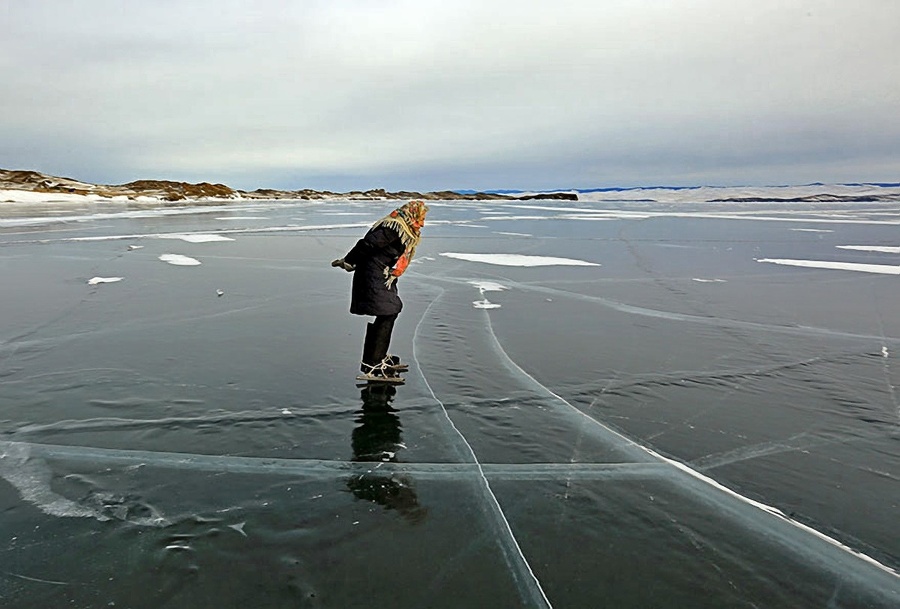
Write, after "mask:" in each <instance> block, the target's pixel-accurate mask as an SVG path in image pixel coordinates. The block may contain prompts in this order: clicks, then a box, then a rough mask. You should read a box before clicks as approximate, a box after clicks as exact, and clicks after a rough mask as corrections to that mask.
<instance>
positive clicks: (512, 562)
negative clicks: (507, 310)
mask: <svg viewBox="0 0 900 609" xmlns="http://www.w3.org/2000/svg"><path fill="white" fill-rule="evenodd" d="M443 293H444V290H443V289H442V290H441V294H439V295H438V296H437V297H436V298H435V299H434V300H432V301H431V304H429V305H428V308H426V309H425V312H424V313H423V314H422V317H421V318H420V319H419V323H417V324H416V329H415V331H414V332H413V346H412V359H413V362H414V363H415V365H416V369H417V370H418V371H419V375H420V376H421V377H422V381H423V382H424V383H425V387H426V388H427V389H428V393H430V394H431V397H432V398H433V399H434V401H435V402H437V404H438V405H439V406H440V407H441V411H443V413H444V417H445V418H446V419H447V422H448V423H450V427H452V428H453V431H454V432H456V435H458V436H459V438H460V440H462V443H463V444H464V445H465V447H466V449H467V451H468V453H469V454H470V455H471V457H472V461H473V462H474V463H475V466H476V467H477V468H478V476H479V478H480V480H481V483H482V486H483V488H484V491H485V495H486V498H487V500H488V507H489V508H490V511H491V513H492V514H493V515H494V516H495V518H496V519H497V520H498V524H499V526H500V529H501V532H502V533H504V534H505V535H504V538H503V539H504V540H505V542H506V543H505V544H503V550H504V553H505V554H506V560H507V564H508V565H509V566H510V567H511V568H512V570H513V577H514V578H515V580H516V584H517V585H518V587H519V591H520V592H521V593H525V594H527V595H528V596H529V597H530V598H528V599H525V600H526V601H528V602H529V603H530V605H531V606H533V607H546V608H548V609H552V607H553V605H551V604H550V599H548V598H547V595H546V594H545V593H544V589H543V587H542V586H541V582H540V581H539V580H538V578H537V576H536V575H535V574H534V571H533V570H532V569H531V565H530V564H529V563H528V559H527V558H525V554H524V553H523V552H522V548H521V546H520V545H519V542H518V541H517V540H516V536H515V534H514V533H513V531H512V527H511V526H510V524H509V520H507V518H506V515H505V514H504V513H503V508H501V507H500V502H499V501H498V500H497V496H496V495H495V494H494V491H493V490H492V489H491V484H490V482H488V479H487V476H486V475H485V473H484V468H483V467H482V466H481V462H480V461H479V460H478V457H477V456H476V454H475V450H474V449H473V448H472V445H471V444H469V441H468V440H467V439H466V437H465V436H464V435H463V433H462V432H461V431H460V430H459V428H458V427H457V426H456V424H455V423H454V422H453V419H451V418H450V413H449V412H447V408H446V407H445V406H444V403H443V402H442V401H441V400H440V398H438V397H437V395H436V394H435V392H434V389H432V387H431V384H430V383H429V382H428V379H427V378H426V377H425V373H424V371H423V370H422V365H421V363H420V362H419V358H418V355H417V352H416V345H417V344H418V342H419V340H418V339H419V329H420V328H421V326H422V323H423V322H424V321H425V319H426V318H427V317H428V314H429V313H430V312H431V308H432V307H433V306H434V304H435V303H436V302H437V301H438V300H440V298H441V296H442V295H443Z"/></svg>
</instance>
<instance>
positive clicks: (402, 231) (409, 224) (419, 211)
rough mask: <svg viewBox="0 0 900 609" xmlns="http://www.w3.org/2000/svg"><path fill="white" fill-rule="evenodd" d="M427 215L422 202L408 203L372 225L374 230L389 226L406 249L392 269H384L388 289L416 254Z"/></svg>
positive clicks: (426, 209)
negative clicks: (377, 227)
mask: <svg viewBox="0 0 900 609" xmlns="http://www.w3.org/2000/svg"><path fill="white" fill-rule="evenodd" d="M427 213H428V207H427V206H426V205H425V203H424V202H422V201H410V202H409V203H407V204H405V205H403V206H402V207H398V208H397V209H395V210H394V211H392V212H391V213H389V214H388V215H386V216H385V217H384V218H382V219H381V220H379V221H378V222H376V223H375V224H373V225H372V228H375V227H376V226H389V227H390V228H392V229H394V230H395V231H397V234H398V235H400V241H402V242H403V245H404V246H405V248H406V249H405V250H404V252H403V254H402V255H401V256H400V258H399V259H398V260H397V262H396V263H395V264H394V268H392V269H385V271H384V273H385V277H386V278H387V281H386V282H385V284H386V285H387V286H388V287H390V286H391V284H392V283H394V281H395V280H396V279H397V277H399V276H400V275H402V274H403V272H404V271H406V267H408V266H409V263H410V261H411V260H412V259H413V256H414V255H415V253H416V247H417V246H418V245H419V241H421V239H422V236H421V234H420V231H421V230H422V227H423V226H425V214H427Z"/></svg>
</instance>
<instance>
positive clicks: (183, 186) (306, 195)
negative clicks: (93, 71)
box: [0, 169, 578, 202]
mask: <svg viewBox="0 0 900 609" xmlns="http://www.w3.org/2000/svg"><path fill="white" fill-rule="evenodd" d="M0 190H24V191H29V192H35V193H48V194H53V193H56V194H67V195H82V196H95V197H102V198H109V199H113V198H124V199H136V198H139V197H149V198H154V199H158V200H161V201H171V202H177V201H188V200H192V199H222V200H229V199H235V200H236V199H259V200H264V199H331V198H336V197H340V198H345V199H358V200H383V199H424V200H447V199H450V200H453V199H471V200H485V199H488V200H490V199H497V200H528V199H561V200H567V201H577V200H578V195H577V194H574V193H572V192H546V193H537V194H525V195H521V196H517V197H516V196H509V195H504V194H500V193H485V192H476V193H468V194H467V193H459V192H456V191H450V190H444V191H434V192H424V193H423V192H413V191H397V192H389V191H387V190H385V189H383V188H376V189H372V190H364V191H360V190H354V191H351V192H346V193H338V192H331V191H327V190H325V191H320V190H311V189H302V190H276V189H270V188H259V189H257V190H253V191H245V190H236V189H233V188H231V187H229V186H226V185H225V184H211V183H209V182H199V183H189V182H175V181H171V180H136V181H134V182H128V183H127V184H118V185H110V184H90V183H88V182H82V181H79V180H74V179H72V178H64V177H59V176H51V175H47V174H44V173H40V172H38V171H31V170H16V169H0Z"/></svg>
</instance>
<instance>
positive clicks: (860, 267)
mask: <svg viewBox="0 0 900 609" xmlns="http://www.w3.org/2000/svg"><path fill="white" fill-rule="evenodd" d="M756 261H757V262H768V263H771V264H781V265H785V266H800V267H805V268H813V269H832V270H838V271H858V272H860V273H877V274H879V275H900V265H897V266H894V265H890V264H858V263H855V262H830V261H827V260H791V259H788V258H757V260H756Z"/></svg>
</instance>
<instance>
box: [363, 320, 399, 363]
mask: <svg viewBox="0 0 900 609" xmlns="http://www.w3.org/2000/svg"><path fill="white" fill-rule="evenodd" d="M396 320H397V314H396V313H395V314H394V315H376V316H375V321H373V322H372V323H370V324H368V325H367V326H366V338H365V341H363V353H362V363H364V364H368V365H369V366H374V365H375V364H378V363H380V362H381V360H383V359H384V358H385V357H387V354H388V348H389V347H390V346H391V334H392V333H393V331H394V322H395V321H396Z"/></svg>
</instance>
